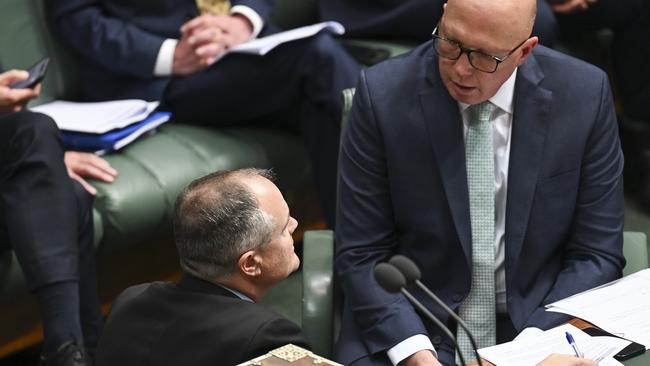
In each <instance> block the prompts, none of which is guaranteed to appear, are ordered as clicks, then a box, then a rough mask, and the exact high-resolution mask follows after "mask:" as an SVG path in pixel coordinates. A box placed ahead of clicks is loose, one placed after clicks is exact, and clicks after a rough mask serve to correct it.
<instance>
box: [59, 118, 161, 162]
mask: <svg viewBox="0 0 650 366" xmlns="http://www.w3.org/2000/svg"><path fill="white" fill-rule="evenodd" d="M170 117H171V113H169V112H154V113H152V114H151V115H149V117H147V118H145V119H144V120H142V121H140V122H136V123H134V124H131V125H129V126H126V127H124V128H119V129H115V130H112V131H108V132H106V133H103V134H94V133H83V132H74V131H61V133H62V135H63V145H64V146H65V147H66V149H68V150H77V151H93V152H100V153H107V152H111V151H115V150H119V149H121V148H122V147H124V146H126V145H128V144H129V143H131V142H132V141H133V140H135V139H137V138H138V137H140V136H142V135H143V134H145V133H148V132H151V131H152V130H154V129H155V128H156V127H158V126H160V125H161V124H163V123H165V122H167V121H169V118H170Z"/></svg>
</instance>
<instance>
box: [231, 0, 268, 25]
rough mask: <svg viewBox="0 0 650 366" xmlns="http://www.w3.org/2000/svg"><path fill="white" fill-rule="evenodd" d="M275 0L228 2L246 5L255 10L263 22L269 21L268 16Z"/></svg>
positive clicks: (233, 4)
mask: <svg viewBox="0 0 650 366" xmlns="http://www.w3.org/2000/svg"><path fill="white" fill-rule="evenodd" d="M274 3H275V1H274V0H234V1H231V2H230V4H231V5H232V6H235V5H243V6H248V7H249V8H251V9H253V10H255V12H256V13H257V14H258V15H259V16H260V17H261V18H262V20H263V21H264V23H267V22H268V21H269V16H270V14H271V10H272V9H273V6H274Z"/></svg>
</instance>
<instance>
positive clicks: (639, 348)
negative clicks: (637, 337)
mask: <svg viewBox="0 0 650 366" xmlns="http://www.w3.org/2000/svg"><path fill="white" fill-rule="evenodd" d="M583 331H584V332H585V333H587V334H589V335H590V336H592V337H597V336H610V337H617V338H622V337H618V336H615V335H613V334H611V333H608V332H606V331H604V330H602V329H600V328H594V327H589V328H585V329H583ZM644 352H645V346H644V345H642V344H639V343H636V342H632V343H630V344H629V345H628V346H627V347H625V348H623V349H622V350H620V351H619V352H618V353H617V354H615V355H614V358H615V359H616V360H618V361H625V360H629V359H630V358H633V357H635V356H638V355H640V354H643V353H644Z"/></svg>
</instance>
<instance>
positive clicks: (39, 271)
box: [0, 112, 95, 355]
mask: <svg viewBox="0 0 650 366" xmlns="http://www.w3.org/2000/svg"><path fill="white" fill-rule="evenodd" d="M0 138H1V140H2V144H0V145H2V148H1V149H2V154H1V156H2V163H1V164H0V169H1V171H2V175H1V178H0V182H1V185H2V186H1V189H0V207H1V208H2V210H3V213H4V215H3V216H4V218H5V220H6V222H5V223H4V225H5V227H6V230H7V234H8V237H9V241H10V244H11V246H12V248H13V249H14V251H15V253H16V256H17V258H18V260H19V262H20V264H21V266H22V268H23V271H24V273H25V277H26V281H27V284H28V286H29V288H30V290H32V291H34V292H35V294H36V296H37V297H38V301H39V308H40V311H41V316H42V320H43V328H44V333H45V335H44V337H45V339H44V354H45V355H51V354H53V353H55V352H56V351H57V349H58V348H59V347H60V346H61V345H63V344H65V343H66V342H75V343H76V344H78V345H80V346H81V345H83V337H82V331H81V324H80V320H79V286H78V283H79V247H78V229H79V226H78V222H77V209H78V205H77V201H76V198H75V193H74V191H73V186H72V184H71V181H70V178H69V177H68V175H67V171H66V167H65V165H64V163H63V147H62V144H61V140H60V137H59V131H58V129H57V127H56V125H55V124H54V122H53V121H52V120H51V119H49V118H48V117H45V116H44V115H40V114H34V113H30V112H19V113H13V114H9V115H6V116H4V117H2V121H1V123H0ZM91 241H92V240H91ZM89 280H92V281H94V280H95V279H94V278H92V279H89Z"/></svg>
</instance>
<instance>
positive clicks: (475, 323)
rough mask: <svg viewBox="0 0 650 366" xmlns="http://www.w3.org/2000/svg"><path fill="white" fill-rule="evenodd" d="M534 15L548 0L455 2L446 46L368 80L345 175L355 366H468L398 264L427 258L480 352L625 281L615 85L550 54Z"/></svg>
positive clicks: (344, 332)
mask: <svg viewBox="0 0 650 366" xmlns="http://www.w3.org/2000/svg"><path fill="white" fill-rule="evenodd" d="M534 19H535V0H449V2H448V3H447V5H446V7H445V9H444V13H443V16H442V18H441V20H440V22H439V23H438V24H437V26H436V27H435V29H434V30H433V34H432V37H433V40H432V41H429V42H427V43H425V44H423V45H421V46H420V47H418V48H416V49H415V50H413V51H412V52H411V53H409V54H407V55H405V56H403V57H398V58H394V59H391V60H387V61H385V62H383V63H381V64H378V65H376V66H374V67H371V68H369V69H367V70H365V71H362V73H361V78H360V81H359V84H358V86H357V89H356V96H355V99H354V104H353V107H352V111H351V114H350V120H349V125H348V128H347V131H346V134H345V137H344V139H343V141H342V146H341V157H340V165H339V166H340V185H339V211H338V217H337V223H336V224H337V225H336V243H337V253H336V259H335V269H336V272H337V274H338V275H339V277H340V279H341V284H342V288H343V291H344V293H345V305H344V314H343V321H342V329H341V335H340V338H339V342H338V346H337V357H338V360H339V361H340V362H342V363H344V364H346V365H353V366H360V365H390V364H392V365H397V364H400V365H406V366H411V365H424V364H427V365H437V364H439V363H441V364H444V365H451V364H454V359H455V356H454V354H455V350H454V349H453V347H452V346H451V344H452V343H451V342H450V341H449V340H448V339H446V338H445V337H444V336H443V333H442V332H441V331H440V330H439V329H438V328H436V327H435V326H434V325H433V324H430V323H429V322H428V321H427V320H426V319H425V318H423V317H421V316H420V315H419V314H418V313H417V312H416V311H415V310H414V309H413V307H412V306H411V305H410V304H409V302H407V299H406V298H405V297H403V296H401V295H398V294H389V293H387V292H385V291H384V290H382V289H381V288H380V287H379V285H378V284H376V282H375V281H374V278H373V270H374V267H375V265H376V264H377V263H378V262H382V261H386V260H388V258H390V257H391V256H393V255H394V254H403V255H405V256H407V257H410V258H411V259H413V260H414V261H415V262H416V264H417V265H418V266H419V268H420V269H421V271H422V279H421V280H422V282H423V283H424V285H425V286H428V287H429V288H430V289H431V290H432V291H433V292H434V293H436V294H437V295H438V296H439V297H440V298H441V299H442V300H443V301H444V302H445V303H446V304H447V305H449V306H450V307H451V308H452V309H454V310H455V311H457V312H458V314H459V315H460V316H461V317H462V318H463V319H464V320H465V321H466V322H467V323H468V324H469V327H470V329H472V330H473V334H474V336H475V337H476V338H477V341H478V347H479V348H482V347H486V346H490V345H494V344H495V343H500V342H504V341H509V340H511V339H513V337H515V336H516V335H517V334H518V333H520V332H522V331H524V330H525V329H526V328H529V327H536V328H541V329H548V328H550V327H553V326H555V325H558V324H560V323H562V322H564V321H566V320H568V317H566V316H565V315H562V314H556V313H549V312H546V311H545V307H544V305H545V304H549V303H551V302H553V301H556V300H559V299H562V298H565V297H567V296H570V295H572V294H575V293H577V292H580V291H583V290H586V289H589V288H592V287H594V286H597V285H600V284H603V283H606V282H609V281H611V280H614V279H616V278H618V277H620V276H621V270H622V267H623V265H624V258H623V254H622V229H623V209H624V207H623V182H622V179H621V174H622V171H623V156H622V154H621V149H620V142H619V139H618V131H617V123H616V118H615V114H614V105H613V103H612V96H611V91H610V87H609V84H608V80H607V76H606V75H605V73H604V72H603V71H601V70H599V69H597V68H596V67H594V66H592V65H589V64H587V63H585V62H582V61H579V60H577V59H574V58H571V57H568V56H566V55H563V54H560V53H558V52H555V51H553V50H550V49H548V48H545V47H543V46H539V45H538V39H537V37H534V36H532V37H531V29H532V25H533V22H534ZM415 294H416V298H417V299H418V300H420V301H421V302H422V303H423V304H424V305H425V306H427V307H428V308H429V309H430V310H431V312H432V313H433V314H434V315H435V316H436V317H438V318H439V319H440V320H441V321H442V322H443V323H445V324H447V325H448V326H449V328H451V329H452V331H455V330H456V325H455V324H454V322H452V321H450V317H449V316H448V315H447V313H445V312H444V311H443V310H442V309H441V308H440V307H438V306H437V305H435V303H434V302H433V300H431V299H430V298H428V297H427V296H425V294H423V293H420V292H416V293H415ZM456 334H457V337H458V343H459V344H460V348H461V350H462V352H463V355H464V356H465V358H466V359H467V358H470V356H471V358H474V357H473V353H472V351H471V350H472V349H471V346H470V343H469V341H468V338H467V337H466V336H465V335H464V333H463V332H462V331H457V332H456Z"/></svg>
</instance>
